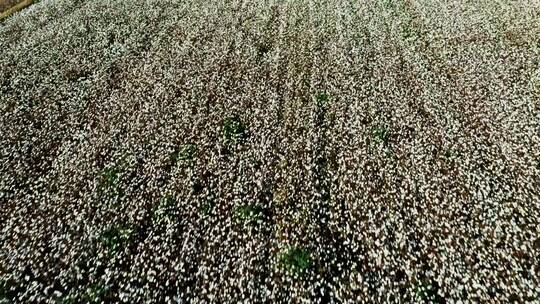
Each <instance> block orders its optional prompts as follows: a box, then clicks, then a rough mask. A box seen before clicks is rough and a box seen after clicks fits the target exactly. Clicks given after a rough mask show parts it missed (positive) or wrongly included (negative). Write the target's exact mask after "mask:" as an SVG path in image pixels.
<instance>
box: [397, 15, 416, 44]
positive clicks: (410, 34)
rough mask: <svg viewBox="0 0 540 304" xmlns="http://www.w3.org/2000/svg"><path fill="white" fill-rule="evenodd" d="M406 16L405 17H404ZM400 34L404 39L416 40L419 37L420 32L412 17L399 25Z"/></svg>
mask: <svg viewBox="0 0 540 304" xmlns="http://www.w3.org/2000/svg"><path fill="white" fill-rule="evenodd" d="M404 18H407V17H404ZM401 35H402V37H403V38H404V39H406V40H416V39H418V38H420V36H421V32H420V29H419V28H418V25H417V24H416V23H415V22H414V19H412V18H410V17H409V18H407V21H406V22H405V24H404V25H403V26H402V27H401Z"/></svg>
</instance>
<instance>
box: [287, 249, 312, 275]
mask: <svg viewBox="0 0 540 304" xmlns="http://www.w3.org/2000/svg"><path fill="white" fill-rule="evenodd" d="M279 262H280V264H281V265H282V266H283V267H284V268H285V269H286V270H288V271H290V272H292V273H302V272H305V271H306V270H307V269H308V268H310V267H311V265H312V263H313V261H312V259H311V256H310V254H309V252H308V251H306V250H304V249H301V248H298V247H290V248H288V249H286V250H285V251H284V252H282V253H281V254H280V256H279Z"/></svg>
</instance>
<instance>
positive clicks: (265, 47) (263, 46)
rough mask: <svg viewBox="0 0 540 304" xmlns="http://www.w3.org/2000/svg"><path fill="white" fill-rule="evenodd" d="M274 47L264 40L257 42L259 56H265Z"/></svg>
mask: <svg viewBox="0 0 540 304" xmlns="http://www.w3.org/2000/svg"><path fill="white" fill-rule="evenodd" d="M271 49H272V47H271V45H270V44H269V43H266V42H262V43H259V44H257V57H259V58H261V57H264V56H265V55H266V54H268V53H269V52H270V50H271Z"/></svg>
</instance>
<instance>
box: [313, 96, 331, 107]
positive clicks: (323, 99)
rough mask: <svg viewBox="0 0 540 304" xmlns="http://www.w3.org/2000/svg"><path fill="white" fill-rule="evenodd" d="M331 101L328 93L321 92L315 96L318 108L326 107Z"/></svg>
mask: <svg viewBox="0 0 540 304" xmlns="http://www.w3.org/2000/svg"><path fill="white" fill-rule="evenodd" d="M329 101H330V96H329V95H328V93H326V92H319V93H317V94H315V102H317V106H318V107H321V108H323V107H326V106H327V105H328V102H329Z"/></svg>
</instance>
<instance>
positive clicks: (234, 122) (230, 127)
mask: <svg viewBox="0 0 540 304" xmlns="http://www.w3.org/2000/svg"><path fill="white" fill-rule="evenodd" d="M246 132H247V128H246V126H245V125H244V123H243V122H242V121H241V120H240V117H239V116H238V115H234V116H231V117H227V118H225V120H224V121H223V130H222V135H223V139H224V140H225V142H230V141H234V140H238V139H242V138H244V137H246V134H247V133H246Z"/></svg>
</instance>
